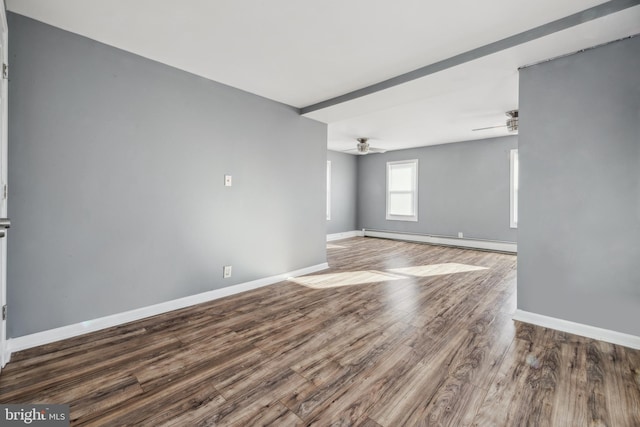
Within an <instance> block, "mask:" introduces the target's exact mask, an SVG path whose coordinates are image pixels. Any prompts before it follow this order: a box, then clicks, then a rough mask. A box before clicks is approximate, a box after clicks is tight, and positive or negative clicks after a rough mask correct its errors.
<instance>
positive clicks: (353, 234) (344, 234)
mask: <svg viewBox="0 0 640 427" xmlns="http://www.w3.org/2000/svg"><path fill="white" fill-rule="evenodd" d="M362 236H364V233H363V232H362V230H353V231H345V232H342V233H335V234H327V242H331V241H333V240H341V239H348V238H349V237H362Z"/></svg>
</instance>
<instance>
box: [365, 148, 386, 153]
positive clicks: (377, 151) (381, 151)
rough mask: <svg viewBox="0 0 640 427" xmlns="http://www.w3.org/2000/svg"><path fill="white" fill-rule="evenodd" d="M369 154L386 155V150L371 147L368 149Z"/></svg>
mask: <svg viewBox="0 0 640 427" xmlns="http://www.w3.org/2000/svg"><path fill="white" fill-rule="evenodd" d="M369 152H370V153H386V152H387V150H385V149H384V148H373V147H370V148H369Z"/></svg>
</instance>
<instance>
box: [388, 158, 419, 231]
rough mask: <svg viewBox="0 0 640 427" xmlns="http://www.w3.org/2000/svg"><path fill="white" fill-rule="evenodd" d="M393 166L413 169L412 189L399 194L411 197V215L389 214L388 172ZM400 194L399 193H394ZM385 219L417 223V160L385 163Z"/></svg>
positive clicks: (389, 175) (389, 180)
mask: <svg viewBox="0 0 640 427" xmlns="http://www.w3.org/2000/svg"><path fill="white" fill-rule="evenodd" d="M395 165H411V166H412V169H413V183H412V184H413V189H412V190H411V191H402V192H401V193H410V194H411V195H412V196H413V197H412V198H413V214H412V215H397V214H390V213H389V195H390V194H391V190H390V189H389V184H390V182H391V173H390V170H391V168H392V167H393V166H395ZM395 192H396V193H400V192H399V191H395ZM385 212H386V219H387V220H388V221H413V222H417V221H418V159H411V160H398V161H394V162H387V193H386V211H385Z"/></svg>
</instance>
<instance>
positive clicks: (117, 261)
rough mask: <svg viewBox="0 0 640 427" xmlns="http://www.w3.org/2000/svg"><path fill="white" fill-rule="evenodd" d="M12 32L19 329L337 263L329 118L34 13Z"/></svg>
mask: <svg viewBox="0 0 640 427" xmlns="http://www.w3.org/2000/svg"><path fill="white" fill-rule="evenodd" d="M9 28H10V34H11V36H10V46H9V47H10V63H11V79H10V83H9V91H10V105H9V129H10V131H9V152H10V157H9V162H10V165H9V183H10V193H11V194H10V200H9V213H10V216H11V218H12V222H13V225H12V228H11V234H10V236H9V243H8V244H9V249H8V264H9V265H8V304H9V307H10V312H11V315H10V317H9V325H8V328H9V336H11V337H17V336H21V335H25V334H29V333H34V332H38V331H42V330H46V329H50V328H55V327H58V326H63V325H68V324H73V323H76V322H81V321H85V320H88V319H93V318H97V317H101V316H106V315H110V314H114V313H118V312H122V311H125V310H130V309H134V308H138V307H142V306H147V305H150V304H155V303H159V302H163V301H168V300H172V299H175V298H180V297H184V296H188V295H193V294H197V293H200V292H205V291H209V290H212V289H217V288H222V287H226V286H229V285H234V284H237V283H241V282H246V281H249V280H253V279H258V278H263V277H268V276H271V275H275V274H279V273H283V272H287V271H291V270H295V269H299V268H303V267H308V266H311V265H315V264H319V263H323V262H325V261H326V251H325V240H326V222H325V209H324V208H325V190H326V189H325V165H326V163H325V161H326V156H327V155H326V125H324V124H321V123H318V122H315V121H312V120H309V119H306V118H303V117H300V116H299V115H298V113H297V111H295V110H294V109H293V108H291V107H288V106H286V105H282V104H278V103H275V102H273V101H269V100H266V99H264V98H260V97H258V96H255V95H251V94H248V93H245V92H242V91H239V90H236V89H233V88H230V87H227V86H224V85H221V84H218V83H215V82H212V81H209V80H206V79H203V78H200V77H197V76H194V75H191V74H188V73H185V72H183V71H179V70H177V69H174V68H171V67H168V66H165V65H162V64H159V63H156V62H153V61H150V60H147V59H144V58H141V57H139V56H136V55H133V54H130V53H127V52H123V51H121V50H118V49H115V48H112V47H108V46H105V45H103V44H100V43H97V42H95V41H91V40H89V39H86V38H83V37H80V36H78V35H74V34H71V33H69V32H65V31H62V30H59V29H56V28H53V27H50V26H47V25H44V24H42V23H39V22H36V21H33V20H30V19H27V18H24V17H21V16H19V15H15V14H11V13H10V14H9ZM224 174H232V175H233V187H231V188H225V187H223V175H224ZM301 177H304V179H300V178H301ZM225 264H231V265H233V277H232V278H230V279H224V280H223V279H222V266H223V265H225Z"/></svg>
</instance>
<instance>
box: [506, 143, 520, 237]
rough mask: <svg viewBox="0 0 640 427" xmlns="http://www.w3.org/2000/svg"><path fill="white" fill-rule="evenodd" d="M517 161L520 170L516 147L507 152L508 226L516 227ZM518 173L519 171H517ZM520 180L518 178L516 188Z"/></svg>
mask: <svg viewBox="0 0 640 427" xmlns="http://www.w3.org/2000/svg"><path fill="white" fill-rule="evenodd" d="M516 162H517V163H518V172H520V159H519V158H518V149H517V148H514V149H513V150H511V151H510V152H509V226H510V227H511V228H518V220H517V218H518V201H517V199H518V193H517V192H516V188H515V183H516V180H518V176H517V175H516V170H515V167H514V165H515V163H516ZM518 175H519V173H518ZM519 187H520V182H519V180H518V188H519Z"/></svg>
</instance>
